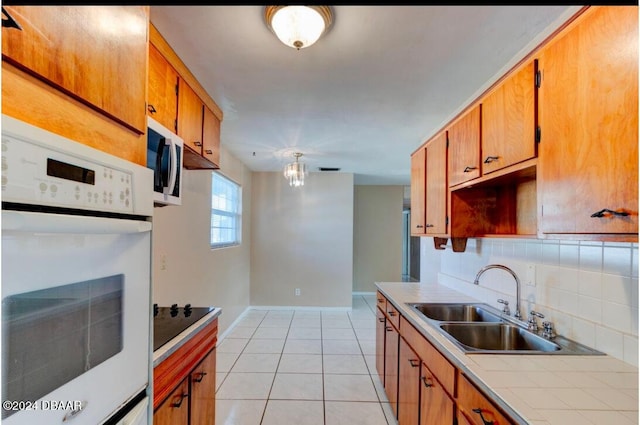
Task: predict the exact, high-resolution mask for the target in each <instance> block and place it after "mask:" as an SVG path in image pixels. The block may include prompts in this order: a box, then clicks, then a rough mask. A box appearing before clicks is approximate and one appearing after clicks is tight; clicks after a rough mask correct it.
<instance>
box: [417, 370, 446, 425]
mask: <svg viewBox="0 0 640 425" xmlns="http://www.w3.org/2000/svg"><path fill="white" fill-rule="evenodd" d="M420 385H421V387H420V425H445V424H453V422H454V403H453V400H451V398H449V395H448V394H447V393H446V391H445V390H444V388H442V385H441V384H440V382H438V380H437V379H436V378H435V376H433V374H432V373H431V371H430V370H429V368H428V367H427V365H425V364H424V363H423V364H422V375H421V377H420Z"/></svg>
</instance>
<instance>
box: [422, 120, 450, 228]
mask: <svg viewBox="0 0 640 425" xmlns="http://www.w3.org/2000/svg"><path fill="white" fill-rule="evenodd" d="M426 153H427V158H426V167H427V172H426V189H425V192H426V195H425V197H426V206H425V217H426V219H425V231H426V233H427V234H430V235H443V234H446V233H447V134H446V132H442V133H441V134H440V135H438V136H436V137H435V138H434V139H432V140H431V141H430V142H429V144H428V145H427V147H426Z"/></svg>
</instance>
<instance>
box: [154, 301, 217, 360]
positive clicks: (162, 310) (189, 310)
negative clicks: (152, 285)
mask: <svg viewBox="0 0 640 425" xmlns="http://www.w3.org/2000/svg"><path fill="white" fill-rule="evenodd" d="M213 309H214V307H191V304H186V305H185V306H184V307H178V304H173V305H172V306H171V307H158V305H157V304H154V305H153V351H156V350H157V349H158V348H160V347H162V346H163V345H164V344H166V343H167V342H169V341H171V340H172V339H173V338H175V337H176V336H178V335H179V334H180V333H181V332H182V331H184V330H185V329H187V328H188V327H189V326H191V325H193V324H194V323H195V322H197V321H198V320H200V319H202V318H203V317H204V316H206V315H207V314H208V313H209V312H211V311H213Z"/></svg>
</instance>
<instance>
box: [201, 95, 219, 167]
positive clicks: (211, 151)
mask: <svg viewBox="0 0 640 425" xmlns="http://www.w3.org/2000/svg"><path fill="white" fill-rule="evenodd" d="M202 119H203V123H202V156H204V157H205V158H207V159H208V160H209V161H211V162H212V163H213V164H215V165H216V166H219V165H220V120H219V119H218V117H216V116H215V115H214V113H213V112H212V111H211V109H209V108H208V107H207V106H206V105H205V106H204V115H203V118H202Z"/></svg>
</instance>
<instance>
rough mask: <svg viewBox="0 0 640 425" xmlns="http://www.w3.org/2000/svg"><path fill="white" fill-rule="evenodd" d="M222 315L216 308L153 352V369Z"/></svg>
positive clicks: (220, 310) (219, 309)
mask: <svg viewBox="0 0 640 425" xmlns="http://www.w3.org/2000/svg"><path fill="white" fill-rule="evenodd" d="M221 313H222V309H221V308H220V307H216V308H214V309H213V310H211V311H210V312H209V313H207V315H206V316H203V317H202V318H200V320H198V321H197V322H195V323H194V324H192V325H191V326H189V327H188V328H187V329H185V330H184V331H182V332H180V333H179V334H178V335H176V337H175V338H173V339H172V340H171V341H169V342H167V343H166V344H164V345H163V346H162V347H160V348H158V349H157V350H155V351H154V352H153V367H156V366H158V365H159V364H160V363H162V361H163V360H165V359H166V358H167V357H169V356H170V355H171V354H173V353H174V352H176V350H178V349H179V348H180V347H182V346H183V345H184V344H185V343H186V342H187V341H189V339H190V338H191V337H192V336H194V335H195V334H197V333H198V332H200V330H202V329H203V328H204V327H206V326H207V325H208V324H209V323H211V322H212V321H213V320H215V319H216V318H217V317H218V316H220V314H221Z"/></svg>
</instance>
